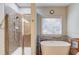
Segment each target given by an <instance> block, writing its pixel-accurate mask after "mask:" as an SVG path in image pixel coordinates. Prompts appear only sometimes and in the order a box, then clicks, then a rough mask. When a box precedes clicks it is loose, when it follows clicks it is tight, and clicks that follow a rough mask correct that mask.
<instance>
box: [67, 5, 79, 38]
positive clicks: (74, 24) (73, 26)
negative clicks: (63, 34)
mask: <svg viewBox="0 0 79 59" xmlns="http://www.w3.org/2000/svg"><path fill="white" fill-rule="evenodd" d="M67 26H68V35H69V36H70V37H73V38H79V4H72V5H70V6H69V7H68V25H67Z"/></svg>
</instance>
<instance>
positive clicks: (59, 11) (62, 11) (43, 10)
mask: <svg viewBox="0 0 79 59" xmlns="http://www.w3.org/2000/svg"><path fill="white" fill-rule="evenodd" d="M50 10H54V14H53V15H51V14H50V13H49V11H50ZM37 11H38V13H39V14H40V15H41V17H62V33H63V35H64V34H67V7H40V8H38V9H37ZM38 20H40V17H38ZM40 22H41V21H40ZM39 29H40V27H39ZM40 31H41V29H40V30H39V33H40Z"/></svg>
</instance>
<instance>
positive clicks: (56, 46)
mask: <svg viewBox="0 0 79 59" xmlns="http://www.w3.org/2000/svg"><path fill="white" fill-rule="evenodd" d="M70 46H71V44H70V43H68V42H65V41H42V42H41V49H42V55H69V50H70Z"/></svg>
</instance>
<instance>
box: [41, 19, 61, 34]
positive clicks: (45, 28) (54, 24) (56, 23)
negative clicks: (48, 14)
mask: <svg viewBox="0 0 79 59" xmlns="http://www.w3.org/2000/svg"><path fill="white" fill-rule="evenodd" d="M61 22H62V19H61V17H57V18H42V34H62V23H61Z"/></svg>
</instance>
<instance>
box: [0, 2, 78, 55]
mask: <svg viewBox="0 0 79 59" xmlns="http://www.w3.org/2000/svg"><path fill="white" fill-rule="evenodd" d="M78 6H79V3H76V4H75V3H35V4H34V3H4V4H3V7H4V15H5V17H4V19H5V20H4V25H3V24H2V25H3V26H4V27H1V28H0V31H1V32H0V35H2V36H1V38H2V39H3V40H4V41H3V42H1V44H0V45H2V44H3V45H2V46H1V47H0V48H1V49H2V50H0V54H4V55H77V54H79V27H78V25H79V17H78V15H79V7H78ZM1 8H2V7H1ZM0 12H2V11H0ZM2 30H3V31H2ZM2 33H4V34H2ZM4 42H5V43H4ZM51 45H52V46H51ZM3 47H4V48H3ZM59 48H60V49H59Z"/></svg>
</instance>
